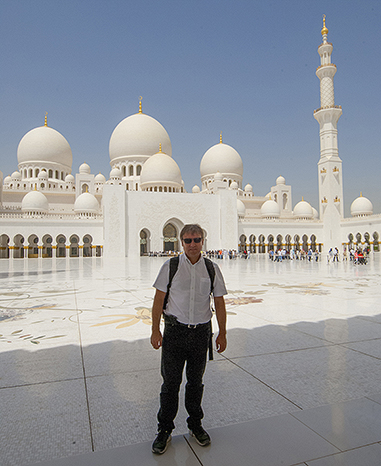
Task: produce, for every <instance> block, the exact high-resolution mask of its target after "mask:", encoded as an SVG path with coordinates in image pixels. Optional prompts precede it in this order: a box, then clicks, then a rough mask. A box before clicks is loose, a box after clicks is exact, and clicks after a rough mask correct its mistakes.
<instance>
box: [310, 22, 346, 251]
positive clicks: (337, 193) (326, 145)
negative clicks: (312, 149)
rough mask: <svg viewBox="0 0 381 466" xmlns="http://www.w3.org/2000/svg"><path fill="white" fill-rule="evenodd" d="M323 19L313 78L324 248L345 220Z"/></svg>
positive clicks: (335, 240)
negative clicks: (316, 86)
mask: <svg viewBox="0 0 381 466" xmlns="http://www.w3.org/2000/svg"><path fill="white" fill-rule="evenodd" d="M325 20H326V17H325V15H323V27H322V29H321V35H322V43H321V44H320V45H319V47H318V54H319V55H320V66H319V67H318V68H317V70H316V76H317V77H318V78H319V80H320V108H318V109H317V110H315V111H314V117H315V119H316V120H317V121H318V123H319V125H320V133H319V134H320V160H319V163H318V170H319V175H318V176H319V198H320V219H321V220H325V221H324V233H323V234H324V248H325V249H326V248H330V247H335V246H339V245H340V244H341V243H340V238H339V236H338V235H339V231H340V220H341V219H342V218H343V216H344V203H343V176H342V161H341V159H340V157H339V149H338V143H337V135H338V132H337V122H338V121H339V118H340V116H341V114H342V110H341V106H340V105H335V93H334V87H333V78H334V76H335V73H336V65H334V64H333V63H332V62H331V55H332V50H333V45H332V44H330V43H329V42H328V28H327V26H326V24H325Z"/></svg>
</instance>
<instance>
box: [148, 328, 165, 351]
mask: <svg viewBox="0 0 381 466" xmlns="http://www.w3.org/2000/svg"><path fill="white" fill-rule="evenodd" d="M162 344H163V335H162V334H161V332H160V330H155V331H154V330H152V334H151V345H152V346H153V347H154V348H155V349H159V348H161V346H162Z"/></svg>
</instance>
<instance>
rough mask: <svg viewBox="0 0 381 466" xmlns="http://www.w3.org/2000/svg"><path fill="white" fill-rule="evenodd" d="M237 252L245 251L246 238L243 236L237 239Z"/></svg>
mask: <svg viewBox="0 0 381 466" xmlns="http://www.w3.org/2000/svg"><path fill="white" fill-rule="evenodd" d="M238 251H239V252H243V251H246V236H245V235H241V236H240V237H239V246H238Z"/></svg>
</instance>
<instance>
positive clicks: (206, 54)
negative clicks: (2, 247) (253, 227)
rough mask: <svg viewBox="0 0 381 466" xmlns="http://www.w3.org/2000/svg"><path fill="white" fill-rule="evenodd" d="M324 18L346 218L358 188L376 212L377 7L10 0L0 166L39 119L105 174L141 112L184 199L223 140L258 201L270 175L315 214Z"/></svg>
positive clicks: (207, 0) (8, 162)
mask: <svg viewBox="0 0 381 466" xmlns="http://www.w3.org/2000/svg"><path fill="white" fill-rule="evenodd" d="M323 14H326V16H327V23H326V25H327V27H328V29H329V34H328V40H329V42H332V43H333V46H334V50H333V55H332V61H333V63H335V64H336V65H337V73H336V76H335V103H336V105H341V106H342V108H343V115H342V117H341V118H340V120H339V124H338V129H339V155H340V157H341V159H342V161H343V176H344V199H345V210H346V213H347V215H348V212H349V208H350V204H351V202H352V201H353V200H354V199H355V198H356V197H357V196H358V195H359V194H360V191H362V192H363V195H364V196H366V197H368V198H369V199H370V200H371V201H372V202H373V205H374V207H375V213H380V212H381V196H380V188H379V179H380V175H381V168H380V147H381V144H380V142H381V131H380V95H381V91H380V74H381V73H380V69H381V60H380V55H381V27H380V25H381V3H380V2H379V1H371V0H361V1H353V0H347V1H332V0H331V1H326V0H322V1H315V0H300V1H296V0H291V1H285V0H267V1H256V0H245V1H244V0H229V1H225V0H218V1H217V0H202V1H200V0H192V1H182V0H175V1H169V0H161V1H158V0H139V1H134V2H132V1H130V0H108V1H105V0H102V1H99V0H94V1H79V0H75V1H73V0H65V1H58V0H45V1H42V0H33V1H31V0H27V1H26V0H18V1H8V2H6V1H2V2H1V4H0V18H1V19H0V21H1V23H0V44H1V45H0V50H1V55H0V57H1V79H0V93H1V105H0V169H1V170H2V171H3V174H4V176H6V175H8V174H10V173H12V172H13V171H14V170H16V169H17V157H16V152H17V146H18V143H19V141H20V140H21V138H22V137H23V135H24V134H25V133H27V132H28V131H29V130H31V129H33V128H35V127H37V126H41V125H43V123H44V116H45V112H48V113H49V114H48V122H49V126H51V127H53V128H55V129H56V130H58V131H59V132H60V133H62V134H63V135H64V136H65V137H66V139H67V140H68V142H69V144H70V146H71V148H72V152H73V167H72V168H73V173H76V172H77V171H78V167H79V165H80V164H81V163H82V162H84V161H86V162H87V163H88V164H89V165H90V166H91V170H92V173H95V174H96V173H98V172H102V173H103V174H104V175H105V176H106V177H108V174H109V171H110V164H109V162H110V159H109V155H108V143H109V139H110V136H111V133H112V131H113V130H114V128H115V126H116V125H117V124H118V123H119V122H120V121H121V120H122V119H124V118H125V117H127V116H129V115H131V114H133V113H136V112H137V111H138V104H139V96H140V95H141V96H143V111H144V113H147V114H148V115H151V116H153V117H154V118H156V119H157V120H158V121H160V122H161V123H162V125H163V126H164V127H165V128H166V130H167V131H168V133H169V136H170V138H171V141H172V150H173V153H172V155H173V158H174V159H175V160H176V162H177V163H178V164H179V166H180V169H181V173H182V176H183V179H184V181H185V187H186V189H187V190H188V191H190V190H191V189H192V186H193V185H194V184H198V185H200V171H199V167H200V161H201V158H202V156H203V154H204V153H205V152H206V150H207V149H209V147H211V146H212V145H214V144H216V143H218V142H219V135H220V132H221V131H222V133H223V140H224V142H225V143H226V144H229V145H231V146H233V147H234V148H235V149H236V150H237V151H238V152H239V154H240V155H241V157H242V160H243V165H244V185H245V184H246V183H251V184H252V185H253V189H254V193H255V194H256V195H266V194H267V193H268V192H269V190H270V187H271V186H272V185H274V184H275V180H276V178H277V177H278V176H279V175H283V176H284V177H285V178H286V183H287V184H291V185H292V189H293V204H294V205H295V204H296V203H297V202H298V201H299V200H301V198H302V196H304V199H305V200H307V201H309V202H311V204H312V205H313V206H314V207H316V208H318V186H317V162H318V160H319V125H318V123H317V121H315V119H314V118H313V110H314V109H316V108H318V107H319V106H320V97H319V80H318V78H317V77H316V75H315V70H316V68H317V67H318V66H319V65H320V59H319V56H318V54H317V47H318V46H319V44H320V43H321V34H320V31H321V28H322V15H323Z"/></svg>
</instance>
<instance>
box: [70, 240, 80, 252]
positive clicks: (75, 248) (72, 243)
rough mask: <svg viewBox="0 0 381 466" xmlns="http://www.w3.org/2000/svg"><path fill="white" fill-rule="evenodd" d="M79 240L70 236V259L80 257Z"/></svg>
mask: <svg viewBox="0 0 381 466" xmlns="http://www.w3.org/2000/svg"><path fill="white" fill-rule="evenodd" d="M78 243H79V238H78V236H77V235H72V236H70V257H79V245H78Z"/></svg>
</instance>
